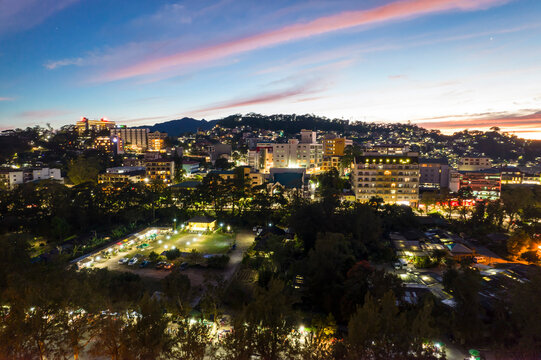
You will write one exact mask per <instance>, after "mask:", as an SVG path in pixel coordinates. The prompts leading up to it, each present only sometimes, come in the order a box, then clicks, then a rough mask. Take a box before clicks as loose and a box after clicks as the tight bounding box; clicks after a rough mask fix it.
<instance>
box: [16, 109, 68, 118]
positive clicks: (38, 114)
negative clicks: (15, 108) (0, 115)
mask: <svg viewBox="0 0 541 360" xmlns="http://www.w3.org/2000/svg"><path fill="white" fill-rule="evenodd" d="M70 113H71V112H70V111H66V110H58V109H42V110H30V111H23V112H22V113H20V114H18V117H19V118H24V119H39V118H52V117H58V116H64V115H67V114H70Z"/></svg>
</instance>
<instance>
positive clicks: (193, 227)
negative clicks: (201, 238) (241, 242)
mask: <svg viewBox="0 0 541 360" xmlns="http://www.w3.org/2000/svg"><path fill="white" fill-rule="evenodd" d="M214 229H216V220H214V219H211V218H208V217H206V216H196V217H193V218H191V219H190V220H188V221H187V222H186V230H188V231H213V230H214Z"/></svg>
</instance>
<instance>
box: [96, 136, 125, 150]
mask: <svg viewBox="0 0 541 360" xmlns="http://www.w3.org/2000/svg"><path fill="white" fill-rule="evenodd" d="M93 148H94V149H97V150H102V151H105V152H108V153H113V154H115V155H116V154H122V153H124V146H123V143H122V139H121V138H119V137H118V136H98V137H96V138H95V139H94V145H93Z"/></svg>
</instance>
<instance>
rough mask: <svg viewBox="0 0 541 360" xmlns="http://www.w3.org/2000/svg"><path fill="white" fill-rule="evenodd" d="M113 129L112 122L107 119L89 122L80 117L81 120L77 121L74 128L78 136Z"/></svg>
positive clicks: (113, 124) (113, 123)
mask: <svg viewBox="0 0 541 360" xmlns="http://www.w3.org/2000/svg"><path fill="white" fill-rule="evenodd" d="M114 127H115V122H114V121H109V120H108V119H107V118H101V119H100V120H90V119H88V118H86V117H81V120H79V121H77V123H76V124H75V128H76V129H77V132H78V133H79V134H84V133H85V132H87V131H88V132H99V131H105V130H110V129H112V128H114Z"/></svg>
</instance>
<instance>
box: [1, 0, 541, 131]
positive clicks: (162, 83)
mask: <svg viewBox="0 0 541 360" xmlns="http://www.w3.org/2000/svg"><path fill="white" fill-rule="evenodd" d="M249 112H256V113H261V114H278V113H296V114H307V113H310V114H316V115H320V116H326V117H329V118H342V119H348V120H360V121H367V122H378V123H389V122H392V123H395V122H410V123H412V124H417V125H419V126H423V127H426V128H430V129H439V130H441V131H442V132H444V133H452V132H454V131H461V130H463V129H480V130H487V129H489V128H491V127H493V126H498V127H500V128H501V130H503V131H509V132H513V133H515V134H517V135H518V136H520V137H525V138H531V139H541V1H539V0H327V1H322V0H305V1H294V0H273V1H259V0H251V1H246V0H185V1H178V0H177V1H175V0H170V1H161V0H0V130H4V129H9V128H17V127H18V128H24V127H27V126H34V125H40V126H45V125H46V124H51V125H52V126H53V127H60V126H61V125H65V124H73V123H75V122H76V121H77V120H78V119H79V118H80V117H81V116H86V117H88V118H91V119H99V118H102V117H107V118H109V119H110V120H114V121H116V122H117V123H118V124H126V125H152V124H154V123H158V122H163V121H167V120H172V119H177V118H181V117H184V116H188V117H194V118H197V119H207V120H211V119H218V118H221V117H225V116H227V115H231V114H236V113H243V114H245V113H249Z"/></svg>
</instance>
